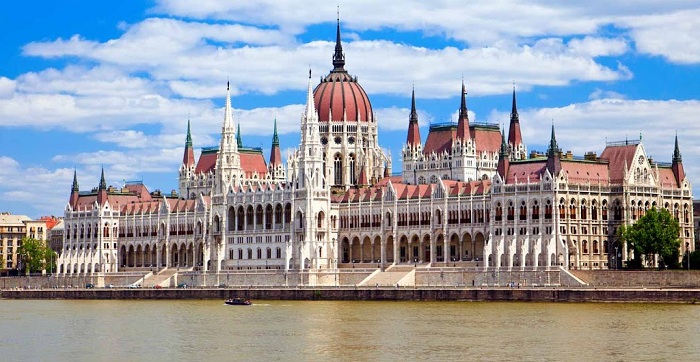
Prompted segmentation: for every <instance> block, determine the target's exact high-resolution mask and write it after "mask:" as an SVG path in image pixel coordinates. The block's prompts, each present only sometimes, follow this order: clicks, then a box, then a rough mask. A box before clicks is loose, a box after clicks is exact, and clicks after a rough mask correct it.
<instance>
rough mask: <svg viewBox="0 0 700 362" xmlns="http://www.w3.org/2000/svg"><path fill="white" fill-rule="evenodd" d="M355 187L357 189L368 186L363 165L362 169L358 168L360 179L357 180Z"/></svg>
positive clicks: (365, 169)
mask: <svg viewBox="0 0 700 362" xmlns="http://www.w3.org/2000/svg"><path fill="white" fill-rule="evenodd" d="M357 186H358V187H367V186H369V182H368V181H367V168H366V167H365V166H364V165H362V167H360V177H359V178H358V179H357Z"/></svg>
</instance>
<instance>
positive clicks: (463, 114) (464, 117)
mask: <svg viewBox="0 0 700 362" xmlns="http://www.w3.org/2000/svg"><path fill="white" fill-rule="evenodd" d="M469 138H470V137H469V110H468V109H467V88H466V87H465V86H464V80H462V104H461V105H460V106H459V119H458V120H457V139H461V140H463V141H466V140H468V139H469Z"/></svg>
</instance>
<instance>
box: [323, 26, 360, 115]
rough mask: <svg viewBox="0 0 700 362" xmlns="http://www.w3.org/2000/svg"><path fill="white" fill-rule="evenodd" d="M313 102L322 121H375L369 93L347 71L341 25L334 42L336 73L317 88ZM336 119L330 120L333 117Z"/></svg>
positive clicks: (331, 73)
mask: <svg viewBox="0 0 700 362" xmlns="http://www.w3.org/2000/svg"><path fill="white" fill-rule="evenodd" d="M314 103H315V104H316V111H317V112H318V120H319V121H320V122H330V121H334V122H342V121H343V119H344V118H345V117H347V121H348V122H358V121H360V122H374V117H373V113H372V104H371V103H370V102H369V98H368V97H367V93H365V90H364V89H362V86H360V84H359V83H357V77H355V78H353V77H352V76H350V74H348V72H347V71H346V70H345V54H343V47H342V45H341V44H340V24H338V31H337V36H336V41H335V54H334V55H333V70H332V71H331V72H330V74H328V75H327V76H326V77H325V78H323V80H321V84H319V85H318V86H317V87H316V89H314ZM331 117H332V118H333V119H330V118H331Z"/></svg>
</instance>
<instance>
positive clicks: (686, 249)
mask: <svg viewBox="0 0 700 362" xmlns="http://www.w3.org/2000/svg"><path fill="white" fill-rule="evenodd" d="M685 252H686V253H687V254H688V271H690V243H688V242H686V243H685Z"/></svg>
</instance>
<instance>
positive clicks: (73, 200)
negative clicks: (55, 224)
mask: <svg viewBox="0 0 700 362" xmlns="http://www.w3.org/2000/svg"><path fill="white" fill-rule="evenodd" d="M79 195H80V189H79V188H78V172H77V171H76V170H73V186H72V187H71V189H70V199H69V201H68V203H69V204H70V206H71V208H73V210H75V208H76V205H77V203H78V196H79Z"/></svg>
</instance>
